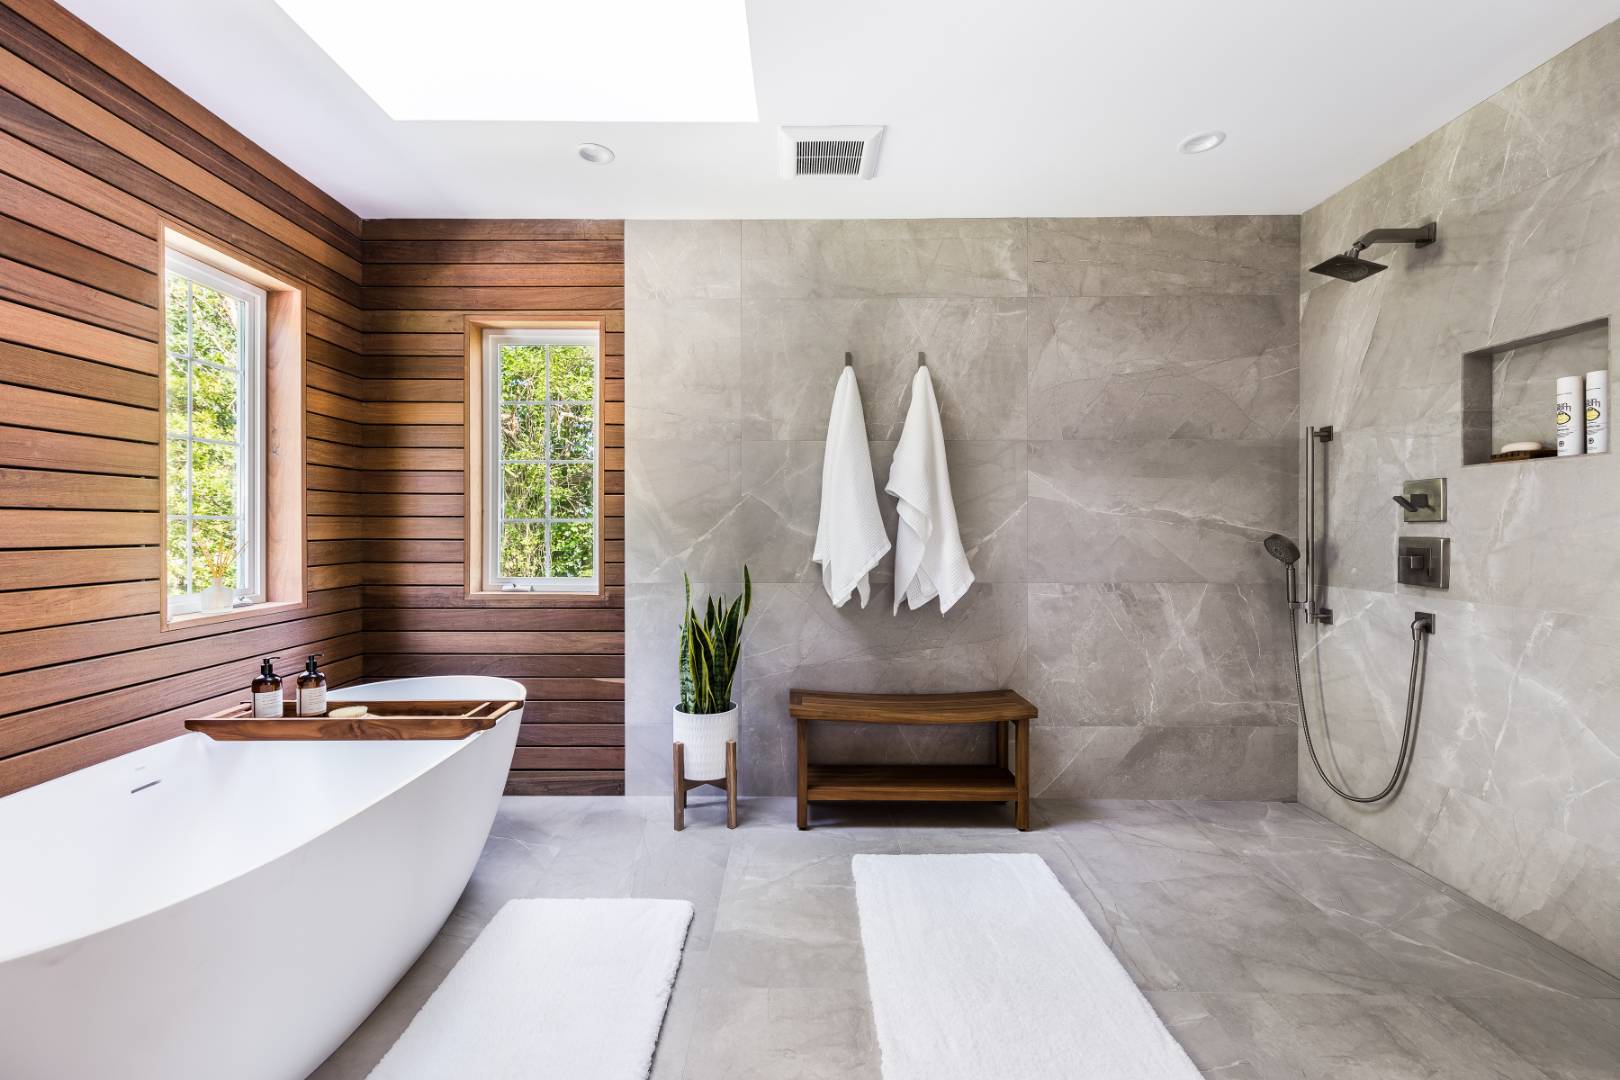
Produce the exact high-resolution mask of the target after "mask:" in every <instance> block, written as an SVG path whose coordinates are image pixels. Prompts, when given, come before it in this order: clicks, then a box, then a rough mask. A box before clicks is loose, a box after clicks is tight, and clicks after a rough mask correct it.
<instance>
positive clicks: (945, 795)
mask: <svg viewBox="0 0 1620 1080" xmlns="http://www.w3.org/2000/svg"><path fill="white" fill-rule="evenodd" d="M807 772H808V773H809V777H808V779H809V785H808V788H807V790H806V795H807V797H808V798H809V800H810V801H811V802H1011V801H1013V800H1016V799H1017V798H1018V782H1017V780H1016V779H1015V778H1014V776H1013V774H1012V771H1011V770H1010V769H1004V768H1002V767H1000V766H998V765H811V766H810V767H809V769H808V770H807Z"/></svg>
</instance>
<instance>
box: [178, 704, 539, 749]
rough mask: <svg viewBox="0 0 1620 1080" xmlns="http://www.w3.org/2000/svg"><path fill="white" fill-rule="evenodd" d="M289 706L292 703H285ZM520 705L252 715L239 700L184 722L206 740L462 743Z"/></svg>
mask: <svg viewBox="0 0 1620 1080" xmlns="http://www.w3.org/2000/svg"><path fill="white" fill-rule="evenodd" d="M287 704H288V705H291V704H292V702H290V701H289V702H288V703H287ZM522 704H523V703H522V702H521V701H335V702H332V704H331V705H330V708H332V709H346V708H353V707H355V706H358V705H364V706H365V708H366V715H364V716H356V717H341V716H330V715H328V716H285V717H282V718H280V719H275V718H273V717H272V718H266V717H254V716H253V707H252V706H251V705H250V704H248V703H247V702H245V701H244V702H242V703H240V704H238V705H237V706H236V707H234V708H232V709H228V710H226V711H225V712H222V713H215V714H214V715H213V716H202V717H198V718H196V719H193V720H187V721H186V730H188V731H200V732H202V733H203V734H204V735H207V736H208V737H209V738H210V739H225V740H234V741H242V740H255V741H256V740H272V739H276V740H294V739H304V740H308V739H346V740H383V739H465V738H466V737H467V736H468V735H471V734H472V733H473V732H475V731H486V730H488V729H489V728H492V727H494V726H495V721H497V720H499V719H500V718H501V717H503V716H505V715H506V714H507V713H509V712H511V711H512V710H513V709H515V708H517V707H518V706H520V705H522Z"/></svg>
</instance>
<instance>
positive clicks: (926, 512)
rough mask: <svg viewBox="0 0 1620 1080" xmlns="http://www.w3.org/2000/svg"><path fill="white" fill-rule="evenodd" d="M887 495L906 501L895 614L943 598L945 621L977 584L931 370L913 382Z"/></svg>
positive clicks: (896, 571)
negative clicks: (953, 494)
mask: <svg viewBox="0 0 1620 1080" xmlns="http://www.w3.org/2000/svg"><path fill="white" fill-rule="evenodd" d="M887 490H888V492H889V494H890V495H893V496H894V497H895V498H896V499H899V500H900V528H899V531H898V532H897V533H896V535H895V538H894V540H895V546H894V610H895V612H896V613H898V612H899V611H900V600H901V598H902V597H903V598H904V599H905V601H906V604H907V605H908V606H909V607H910V608H911V610H913V611H916V610H917V609H918V608H920V607H922V606H923V605H924V604H926V603H928V601H930V600H932V599H934V597H936V596H937V597H939V612H940V614H941V615H943V614H944V613H945V612H947V611H949V610H951V605H952V604H955V603H956V602H957V601H958V600H960V599H962V594H963V593H965V592H967V591H968V586H969V585H972V584H973V568H972V567H970V566H969V565H968V560H967V552H966V551H964V550H962V533H961V530H960V529H959V528H957V524H956V503H955V501H954V500H952V498H951V477H950V471H949V470H948V469H947V468H946V465H945V432H944V429H943V427H942V426H941V425H940V422H939V402H938V401H937V400H935V398H934V380H933V377H932V376H930V375H929V374H928V369H927V368H926V367H920V368H918V369H917V374H916V377H915V378H913V379H912V380H911V405H910V407H909V408H907V409H906V425H905V427H904V428H903V429H901V432H900V445H898V446H896V447H895V449H894V465H893V466H891V467H890V469H889V483H888V487H887Z"/></svg>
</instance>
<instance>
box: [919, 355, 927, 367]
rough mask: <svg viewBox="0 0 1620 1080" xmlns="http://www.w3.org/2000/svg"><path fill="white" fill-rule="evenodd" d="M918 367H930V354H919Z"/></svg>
mask: <svg viewBox="0 0 1620 1080" xmlns="http://www.w3.org/2000/svg"><path fill="white" fill-rule="evenodd" d="M917 366H918V367H919V368H925V367H927V366H928V354H927V353H922V352H919V353H918V354H917Z"/></svg>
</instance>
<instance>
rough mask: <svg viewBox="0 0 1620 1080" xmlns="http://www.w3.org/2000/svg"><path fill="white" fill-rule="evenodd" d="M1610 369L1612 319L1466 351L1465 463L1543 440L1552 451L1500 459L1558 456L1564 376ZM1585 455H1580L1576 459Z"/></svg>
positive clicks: (1488, 459) (1483, 461)
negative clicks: (1558, 405)
mask: <svg viewBox="0 0 1620 1080" xmlns="http://www.w3.org/2000/svg"><path fill="white" fill-rule="evenodd" d="M1607 370H1609V320H1608V319H1606V318H1601V319H1591V320H1588V321H1587V322H1582V323H1576V324H1575V325H1573V326H1566V327H1563V328H1561V329H1558V330H1548V331H1546V332H1544V333H1540V334H1531V335H1530V336H1528V337H1522V338H1518V339H1516V340H1513V341H1504V342H1502V343H1500V344H1497V345H1490V346H1487V347H1486V348H1483V349H1475V350H1474V351H1472V352H1466V353H1463V363H1462V460H1463V464H1464V465H1485V464H1490V463H1492V462H1493V461H1496V460H1498V457H1497V456H1496V455H1497V451H1498V450H1499V449H1500V448H1501V447H1503V446H1506V445H1508V444H1509V443H1517V442H1539V443H1541V445H1542V446H1544V447H1546V448H1547V452H1546V453H1545V454H1524V455H1515V456H1512V457H1505V458H1501V459H1500V460H1512V461H1519V460H1525V459H1526V458H1529V457H1541V456H1545V457H1549V458H1551V457H1553V456H1554V452H1553V447H1554V446H1555V445H1556V426H1557V425H1556V422H1555V421H1554V419H1553V404H1554V400H1555V396H1556V387H1557V383H1558V380H1559V379H1560V378H1561V377H1564V376H1569V375H1585V374H1586V373H1587V372H1589V371H1607ZM1610 396H1611V397H1612V396H1613V394H1612V392H1611V395H1610ZM1583 456H1585V455H1576V459H1577V460H1578V458H1579V457H1583ZM1564 460H1569V459H1568V458H1566V459H1564Z"/></svg>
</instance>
